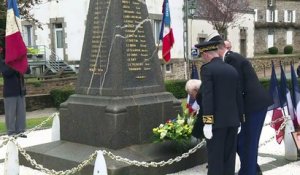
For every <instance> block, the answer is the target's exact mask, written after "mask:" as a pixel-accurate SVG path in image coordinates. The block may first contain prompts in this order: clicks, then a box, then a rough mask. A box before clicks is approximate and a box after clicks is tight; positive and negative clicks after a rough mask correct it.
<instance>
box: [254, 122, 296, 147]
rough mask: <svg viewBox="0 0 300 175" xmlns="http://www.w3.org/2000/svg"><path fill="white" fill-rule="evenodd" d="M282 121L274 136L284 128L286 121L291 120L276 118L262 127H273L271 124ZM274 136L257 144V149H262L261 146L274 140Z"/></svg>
mask: <svg viewBox="0 0 300 175" xmlns="http://www.w3.org/2000/svg"><path fill="white" fill-rule="evenodd" d="M282 120H283V122H282V123H281V125H280V127H279V129H278V130H277V131H276V135H278V134H279V132H280V131H281V130H283V129H284V128H285V126H286V123H287V122H288V120H291V119H288V117H281V118H278V119H276V120H274V121H271V122H270V123H266V124H265V125H264V127H265V126H269V125H273V124H275V123H278V122H281V121H282ZM276 135H275V136H272V137H270V138H269V139H268V140H266V141H264V142H263V143H261V144H259V146H258V148H260V147H263V146H265V145H267V144H268V143H270V142H271V141H272V140H273V139H275V137H276Z"/></svg>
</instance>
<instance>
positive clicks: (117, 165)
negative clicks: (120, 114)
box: [20, 141, 207, 175]
mask: <svg viewBox="0 0 300 175" xmlns="http://www.w3.org/2000/svg"><path fill="white" fill-rule="evenodd" d="M173 144H174V143H172V142H164V143H149V144H141V145H132V146H128V147H125V148H122V149H117V150H111V149H107V148H99V147H94V146H88V145H84V144H79V143H73V142H67V141H56V142H51V143H46V144H41V145H37V146H32V147H28V148H26V151H27V153H28V154H30V156H31V157H32V158H33V159H35V160H36V161H37V162H38V163H39V164H41V165H43V166H44V167H46V168H48V169H54V170H56V171H60V170H62V171H64V170H68V169H71V168H73V167H76V166H78V164H80V163H81V162H82V161H84V160H86V159H88V157H89V156H90V155H91V154H92V153H94V152H95V151H96V150H107V151H111V152H112V153H113V154H115V155H118V156H122V157H124V158H128V159H130V160H137V161H140V162H142V161H146V162H152V161H153V162H160V161H163V160H164V161H167V160H169V159H170V158H175V157H177V156H180V155H181V154H182V153H178V152H177V151H176V150H174V145H173ZM104 157H105V161H106V165H107V170H108V174H109V175H154V174H155V175H160V174H169V173H175V172H178V171H181V170H185V169H188V168H191V167H194V166H197V165H200V164H203V163H205V162H207V156H206V147H205V146H203V147H202V148H201V149H198V150H197V151H196V152H195V153H193V154H191V155H190V156H189V157H187V158H185V159H182V160H181V161H180V162H174V163H173V164H171V165H165V166H163V167H150V168H145V167H137V166H134V165H128V164H125V163H122V162H118V161H116V160H112V159H111V158H109V157H107V156H106V155H105V156H104ZM94 162H95V160H93V161H92V162H91V163H90V164H89V165H88V166H86V167H84V168H83V169H82V170H81V171H80V172H77V173H76V174H77V175H92V174H93V170H94ZM20 164H21V165H24V166H28V167H32V165H30V163H29V162H28V161H27V160H25V158H24V157H23V156H22V155H20ZM33 168H34V167H33Z"/></svg>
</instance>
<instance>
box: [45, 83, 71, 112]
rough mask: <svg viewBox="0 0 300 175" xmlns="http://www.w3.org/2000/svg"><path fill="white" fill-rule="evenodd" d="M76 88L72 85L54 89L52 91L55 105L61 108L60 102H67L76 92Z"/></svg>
mask: <svg viewBox="0 0 300 175" xmlns="http://www.w3.org/2000/svg"><path fill="white" fill-rule="evenodd" d="M74 93H75V90H74V89H73V88H71V87H68V88H64V89H53V90H51V91H50V95H51V98H52V100H53V103H54V106H55V107H56V108H59V106H60V104H61V103H63V102H65V101H66V100H67V99H68V98H69V96H70V95H72V94H74Z"/></svg>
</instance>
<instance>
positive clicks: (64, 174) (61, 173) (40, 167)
mask: <svg viewBox="0 0 300 175" xmlns="http://www.w3.org/2000/svg"><path fill="white" fill-rule="evenodd" d="M10 140H11V141H13V142H14V143H15V144H16V146H17V148H18V150H19V151H20V153H21V154H22V155H23V156H24V157H25V159H26V160H27V161H29V163H30V164H31V165H32V166H34V168H36V169H38V170H40V171H41V172H43V173H46V174H54V175H67V174H74V173H76V172H79V171H80V170H82V169H83V168H84V167H85V166H86V165H88V164H89V163H91V162H92V161H93V160H94V159H95V158H96V156H97V151H95V152H94V153H93V154H91V155H90V156H89V158H88V159H87V160H84V161H82V162H81V163H80V164H79V165H78V166H77V167H74V168H72V169H70V170H65V171H55V170H53V169H51V170H50V169H48V168H45V167H43V165H41V164H38V163H37V162H36V161H35V160H34V159H32V158H31V156H30V155H29V154H28V153H27V152H26V150H25V149H24V148H22V147H21V146H20V145H19V144H18V143H17V142H16V140H15V139H14V138H12V137H11V138H10Z"/></svg>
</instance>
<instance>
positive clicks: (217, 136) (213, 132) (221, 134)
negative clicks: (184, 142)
mask: <svg viewBox="0 0 300 175" xmlns="http://www.w3.org/2000/svg"><path fill="white" fill-rule="evenodd" d="M219 43H220V42H219V41H208V42H207V41H205V42H203V43H201V44H197V45H195V47H197V48H198V49H199V51H200V53H201V56H202V58H203V59H204V60H205V61H206V62H207V63H206V64H204V65H203V66H202V67H201V73H200V75H201V80H202V85H201V86H202V87H201V93H202V106H203V123H204V127H203V133H204V136H205V137H206V142H207V151H208V175H234V171H235V158H236V148H237V133H238V127H239V126H240V123H241V120H242V110H243V109H242V106H241V104H242V94H241V92H240V91H239V90H240V88H239V81H238V80H239V78H238V73H237V71H236V70H235V69H234V67H232V66H230V65H228V64H226V63H224V62H223V61H222V59H221V58H220V57H219V55H218V52H217V46H218V44H219Z"/></svg>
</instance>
